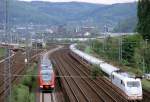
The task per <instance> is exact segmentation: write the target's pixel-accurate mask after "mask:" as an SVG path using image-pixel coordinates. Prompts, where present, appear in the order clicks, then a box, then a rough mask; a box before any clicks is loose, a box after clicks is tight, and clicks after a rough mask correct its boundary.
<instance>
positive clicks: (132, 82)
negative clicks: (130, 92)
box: [127, 81, 140, 87]
mask: <svg viewBox="0 0 150 102" xmlns="http://www.w3.org/2000/svg"><path fill="white" fill-rule="evenodd" d="M127 86H128V87H139V86H140V83H139V82H138V81H129V82H127Z"/></svg>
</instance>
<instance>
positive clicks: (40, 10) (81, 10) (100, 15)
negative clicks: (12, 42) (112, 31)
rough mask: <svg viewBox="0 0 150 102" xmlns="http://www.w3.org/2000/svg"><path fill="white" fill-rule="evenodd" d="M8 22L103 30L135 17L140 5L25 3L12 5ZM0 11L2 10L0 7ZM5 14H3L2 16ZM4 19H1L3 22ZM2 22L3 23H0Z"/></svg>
mask: <svg viewBox="0 0 150 102" xmlns="http://www.w3.org/2000/svg"><path fill="white" fill-rule="evenodd" d="M9 7H10V9H9V19H10V22H11V23H12V24H29V23H34V24H50V25H53V24H56V25H58V24H70V25H73V24H83V22H84V23H85V24H89V25H90V24H91V25H92V24H95V25H97V26H98V27H100V28H101V29H103V27H104V25H108V26H109V27H110V28H114V27H115V26H117V24H118V22H122V21H124V20H125V19H127V18H132V17H135V16H136V12H137V9H136V8H137V3H135V2H134V3H124V4H113V5H103V4H90V3H83V2H67V3H66V2H60V3H52V2H40V1H34V2H22V1H16V0H13V1H10V3H9ZM0 8H2V6H1V5H0ZM2 12H4V11H2V10H0V13H2ZM0 19H2V18H0ZM0 21H2V20H0Z"/></svg>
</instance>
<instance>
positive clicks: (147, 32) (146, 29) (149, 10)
mask: <svg viewBox="0 0 150 102" xmlns="http://www.w3.org/2000/svg"><path fill="white" fill-rule="evenodd" d="M137 14H138V26H137V31H138V32H139V33H141V34H142V36H143V38H144V39H145V40H150V0H139V1H138V10H137Z"/></svg>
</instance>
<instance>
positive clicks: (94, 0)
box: [22, 0, 137, 4]
mask: <svg viewBox="0 0 150 102" xmlns="http://www.w3.org/2000/svg"><path fill="white" fill-rule="evenodd" d="M22 1H50V2H70V1H80V2H89V3H100V4H114V3H126V2H134V1H137V0H22Z"/></svg>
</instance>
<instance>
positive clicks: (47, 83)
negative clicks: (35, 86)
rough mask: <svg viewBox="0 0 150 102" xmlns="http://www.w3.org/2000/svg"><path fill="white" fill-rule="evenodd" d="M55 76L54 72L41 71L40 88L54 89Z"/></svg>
mask: <svg viewBox="0 0 150 102" xmlns="http://www.w3.org/2000/svg"><path fill="white" fill-rule="evenodd" d="M54 87H55V75H54V72H53V70H41V72H40V88H41V89H54Z"/></svg>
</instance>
